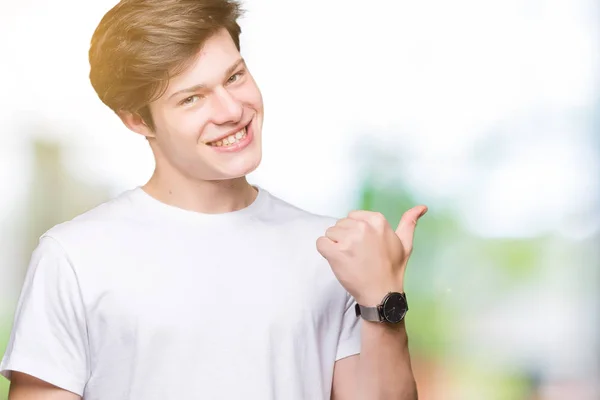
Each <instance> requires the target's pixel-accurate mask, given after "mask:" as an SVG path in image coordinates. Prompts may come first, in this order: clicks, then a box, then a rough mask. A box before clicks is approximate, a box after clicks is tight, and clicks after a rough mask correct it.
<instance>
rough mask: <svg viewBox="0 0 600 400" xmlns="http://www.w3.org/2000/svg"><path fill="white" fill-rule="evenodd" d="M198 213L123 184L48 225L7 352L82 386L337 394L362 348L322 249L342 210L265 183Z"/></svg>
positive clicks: (228, 394) (254, 395)
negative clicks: (340, 373) (228, 206)
mask: <svg viewBox="0 0 600 400" xmlns="http://www.w3.org/2000/svg"><path fill="white" fill-rule="evenodd" d="M258 189H259V194H258V196H257V198H256V200H255V201H254V202H253V203H252V204H251V205H250V206H249V207H246V208H244V209H242V210H239V211H235V212H231V213H225V214H199V213H195V212H191V211H186V210H183V209H180V208H176V207H173V206H169V205H167V204H164V203H161V202H159V201H157V200H155V199H154V198H152V197H151V196H149V195H148V194H146V193H145V192H144V191H143V190H142V189H141V188H136V189H133V190H131V191H128V192H125V193H123V194H122V195H120V196H118V197H117V198H115V199H113V200H111V201H109V202H107V203H104V204H102V205H100V206H98V207H96V208H95V209H93V210H91V211H89V212H87V213H85V214H82V215H80V216H79V217H77V218H75V219H73V220H71V221H69V222H66V223H63V224H60V225H57V226H55V227H54V228H52V229H50V230H49V231H48V232H47V233H45V234H44V235H43V236H42V237H41V239H40V243H39V246H38V247H37V248H36V250H35V251H34V253H33V256H32V259H31V263H30V266H29V269H28V273H27V276H26V279H25V284H24V287H23V291H22V294H21V296H20V299H19V302H18V307H17V311H16V316H15V321H14V326H13V330H12V334H11V337H10V341H9V344H8V348H7V350H6V353H5V355H4V358H3V360H2V364H1V365H0V370H1V371H2V374H3V375H5V376H6V377H8V378H9V379H10V371H21V372H24V373H27V374H30V375H33V376H35V377H37V378H39V379H42V380H44V381H47V382H49V383H51V384H54V385H56V386H58V387H61V388H64V389H66V390H69V391H72V392H74V393H77V394H79V395H81V396H83V398H84V399H86V400H153V399H157V400H158V399H160V400H167V399H177V400H181V399H194V400H196V399H198V400H200V399H205V400H219V399H231V400H234V399H235V400H239V399H256V400H269V399H277V400H296V399H298V400H321V399H322V400H329V398H330V393H331V384H332V377H333V367H334V363H335V361H336V360H339V359H341V358H344V357H347V356H350V355H353V354H357V353H359V351H360V321H359V318H357V317H356V316H355V314H354V308H353V307H354V300H353V299H352V297H351V296H350V295H349V294H348V293H347V292H346V291H345V290H344V288H343V287H342V286H341V285H340V283H339V282H338V281H337V280H336V278H335V276H334V275H333V272H332V271H331V269H330V267H329V264H328V263H327V261H326V260H325V259H324V258H323V257H322V256H321V255H320V254H319V253H318V251H317V249H316V239H317V238H318V237H319V236H321V235H322V234H323V233H324V232H325V230H326V229H327V227H329V226H331V225H333V224H334V222H335V220H334V219H332V218H328V217H322V216H317V215H314V214H311V213H308V212H306V211H303V210H301V209H298V208H296V207H294V206H292V205H290V204H288V203H286V202H284V201H283V200H281V199H278V198H277V197H275V196H273V195H271V194H270V193H268V192H267V191H266V190H264V189H262V188H258Z"/></svg>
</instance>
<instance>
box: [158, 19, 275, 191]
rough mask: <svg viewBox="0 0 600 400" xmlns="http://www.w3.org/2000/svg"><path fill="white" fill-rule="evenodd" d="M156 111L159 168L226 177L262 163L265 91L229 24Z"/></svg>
mask: <svg viewBox="0 0 600 400" xmlns="http://www.w3.org/2000/svg"><path fill="white" fill-rule="evenodd" d="M150 111H151V113H152V117H153V120H154V125H155V139H151V140H150V143H151V146H152V149H153V151H154V154H155V157H156V163H157V167H158V169H159V171H160V170H161V169H162V170H163V171H164V172H166V171H165V170H167V171H171V172H175V173H180V174H182V175H184V176H185V177H187V178H192V179H199V180H205V181H208V180H226V179H233V178H238V177H241V176H244V175H246V174H248V173H250V172H252V171H253V170H254V169H256V167H258V165H259V163H260V160H261V154H262V153H261V130H262V121H263V102H262V96H261V93H260V90H259V89H258V87H257V85H256V82H254V79H253V78H252V75H250V72H249V71H248V69H247V68H246V65H245V63H244V61H243V59H242V58H241V56H240V53H239V51H238V50H237V48H236V47H235V44H234V42H233V40H232V39H231V36H230V35H229V33H228V32H227V31H226V30H222V31H220V32H219V33H217V34H215V35H214V36H212V37H211V38H210V39H209V40H208V41H207V42H206V43H205V45H204V46H203V48H202V50H201V51H200V52H199V54H198V57H197V58H196V60H195V61H194V62H193V63H192V64H191V65H190V66H189V67H188V69H186V70H185V71H184V72H183V73H182V74H180V75H178V76H176V77H175V78H173V79H171V80H170V81H169V86H168V88H167V90H166V92H165V93H164V94H163V95H162V96H161V98H159V99H158V100H156V101H155V102H153V103H152V104H150ZM166 173H169V172H166Z"/></svg>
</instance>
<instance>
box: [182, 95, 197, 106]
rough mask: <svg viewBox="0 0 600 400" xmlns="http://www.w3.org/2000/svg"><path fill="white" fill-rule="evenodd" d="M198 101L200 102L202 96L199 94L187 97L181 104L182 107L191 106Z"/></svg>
mask: <svg viewBox="0 0 600 400" xmlns="http://www.w3.org/2000/svg"><path fill="white" fill-rule="evenodd" d="M198 100H200V96H198V95H197V94H195V95H193V96H190V97H186V98H185V99H183V100H182V101H181V102H179V104H180V105H182V106H188V105H190V104H194V103H195V102H197V101H198Z"/></svg>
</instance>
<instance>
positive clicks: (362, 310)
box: [355, 292, 408, 324]
mask: <svg viewBox="0 0 600 400" xmlns="http://www.w3.org/2000/svg"><path fill="white" fill-rule="evenodd" d="M355 310H356V316H357V317H358V316H360V317H362V318H363V319H364V320H365V321H371V322H388V323H390V324H398V323H400V322H401V321H402V320H403V319H404V316H405V315H406V312H407V311H408V303H407V302H406V293H398V292H390V293H388V294H387V295H386V296H385V297H384V298H383V300H382V301H381V304H379V305H377V306H375V307H365V306H361V305H359V304H356V306H355Z"/></svg>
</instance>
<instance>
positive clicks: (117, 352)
mask: <svg viewBox="0 0 600 400" xmlns="http://www.w3.org/2000/svg"><path fill="white" fill-rule="evenodd" d="M239 14H240V9H239V6H238V5H237V4H236V3H234V2H233V1H231V0H123V1H121V2H120V3H119V4H118V5H117V6H116V7H114V8H113V9H112V10H111V11H109V12H108V13H107V14H106V16H105V17H104V18H103V20H102V21H101V23H100V25H99V27H98V29H97V30H96V32H95V34H94V37H93V39H92V45H91V50H90V63H91V74H90V78H91V82H92V85H93V86H94V88H95V90H96V91H97V93H98V95H99V97H100V98H101V99H102V101H103V102H104V103H105V104H107V105H108V106H109V107H110V108H112V109H113V110H114V111H115V112H116V113H117V114H118V115H119V116H120V118H121V119H122V120H123V122H124V123H125V125H127V127H128V128H130V129H131V130H132V131H134V132H136V133H138V134H140V135H143V136H145V137H146V138H147V140H148V142H149V144H150V147H151V149H152V151H153V154H154V157H155V159H156V168H155V171H154V174H153V175H152V177H151V178H150V180H149V181H148V182H147V183H146V184H145V185H144V186H143V187H138V188H135V189H132V190H130V191H128V192H126V193H123V194H122V195H120V196H118V197H117V198H115V199H114V200H111V201H109V202H107V203H105V204H103V205H100V206H99V207H97V208H95V209H93V210H91V211H89V212H87V213H85V214H83V215H80V216H79V217H77V218H75V219H73V220H71V221H69V222H66V223H63V224H60V225H58V226H55V227H53V228H52V229H50V230H49V231H48V232H46V233H45V234H44V235H42V237H41V239H40V242H39V246H38V247H37V248H36V250H35V252H34V253H33V256H32V259H31V264H30V266H29V269H28V273H27V277H26V280H25V284H24V288H23V291H22V294H21V297H20V300H19V303H18V308H17V311H16V317H15V321H14V327H13V332H12V335H11V338H10V342H9V345H8V349H7V351H6V354H5V356H4V359H3V361H2V365H1V368H0V369H1V370H2V371H3V373H4V374H5V375H6V376H7V377H8V378H9V379H11V380H12V384H11V389H10V395H9V396H10V399H11V400H25V399H27V400H33V399H40V400H42V399H48V400H49V399H53V400H63V399H64V400H67V399H79V398H84V399H86V400H121V399H122V400H125V399H127V400H137V399H140V400H152V399H160V400H165V399H177V400H180V399H206V400H219V399H236V400H237V399H256V400H268V399H278V400H301V399H302V400H325V399H330V398H331V399H336V400H358V399H361V400H362V399H364V400H375V399H382V400H392V399H397V400H414V399H416V398H417V394H416V388H415V382H414V378H413V374H412V372H411V366H410V359H409V352H408V347H407V337H406V331H405V328H404V322H403V318H404V315H405V313H406V310H407V306H406V297H405V295H404V290H403V289H404V288H403V279H404V271H405V268H406V264H407V261H408V257H409V254H410V252H411V248H412V237H413V233H414V228H415V225H416V221H417V219H418V218H419V217H420V216H421V215H422V214H423V213H424V212H425V211H426V208H425V207H423V206H420V207H415V208H413V209H411V210H409V211H408V212H407V213H405V215H404V216H403V218H402V220H401V222H400V225H399V227H398V229H397V230H396V231H394V230H393V229H392V228H391V227H390V226H389V225H388V223H387V222H386V221H385V219H384V218H383V217H382V216H381V215H380V214H377V213H372V212H366V211H356V212H352V213H350V215H348V217H347V218H344V219H341V220H339V221H335V220H334V219H332V218H327V217H322V216H317V215H313V214H310V213H308V212H306V211H303V210H300V209H298V208H296V207H294V206H292V205H290V204H288V203H286V202H284V201H283V200H281V199H278V198H276V197H274V196H272V195H271V194H270V193H269V192H267V191H266V190H265V189H263V188H259V187H256V186H252V185H250V184H249V183H248V182H247V180H246V178H245V176H246V175H247V174H248V173H250V172H251V171H253V170H254V169H255V168H256V167H257V166H258V164H259V162H260V159H261V129H262V121H263V102H262V98H261V94H260V91H259V89H258V87H257V85H256V83H255V82H254V80H253V78H252V75H251V74H250V72H249V70H248V67H247V66H246V64H245V63H244V60H243V58H242V57H241V56H240V52H239V34H240V28H239V26H238V24H237V22H236V20H237V18H238V16H239ZM356 303H358V304H359V305H360V306H361V307H359V308H358V311H360V314H361V317H362V318H361V317H358V316H357V310H355V304H356ZM378 305H381V307H379V308H377V306H378Z"/></svg>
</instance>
